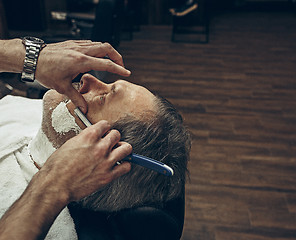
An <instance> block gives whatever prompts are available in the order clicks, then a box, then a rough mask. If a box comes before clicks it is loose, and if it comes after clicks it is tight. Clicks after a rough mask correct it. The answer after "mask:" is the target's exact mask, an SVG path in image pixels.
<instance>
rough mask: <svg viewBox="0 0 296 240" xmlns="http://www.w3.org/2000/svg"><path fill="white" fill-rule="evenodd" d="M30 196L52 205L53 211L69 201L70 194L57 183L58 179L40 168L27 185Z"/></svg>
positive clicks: (60, 208) (61, 207) (58, 209)
mask: <svg viewBox="0 0 296 240" xmlns="http://www.w3.org/2000/svg"><path fill="white" fill-rule="evenodd" d="M28 187H29V188H30V192H31V194H32V195H31V196H32V197H33V199H35V200H36V201H42V202H43V203H46V205H47V206H54V207H53V208H52V210H53V211H56V212H57V213H58V212H60V211H61V210H62V209H63V208H64V207H66V206H67V205H68V203H69V202H70V196H69V194H68V192H67V191H65V189H63V188H62V187H61V186H60V184H59V183H58V179H54V177H53V176H52V175H51V174H50V173H48V172H43V170H42V168H41V170H40V171H39V172H38V173H36V174H35V176H34V177H33V178H32V180H31V182H30V184H29V186H28Z"/></svg>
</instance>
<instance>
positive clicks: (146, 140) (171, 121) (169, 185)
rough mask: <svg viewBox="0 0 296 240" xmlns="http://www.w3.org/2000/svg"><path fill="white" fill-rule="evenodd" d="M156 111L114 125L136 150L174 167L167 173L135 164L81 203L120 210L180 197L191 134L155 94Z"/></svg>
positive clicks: (169, 104)
mask: <svg viewBox="0 0 296 240" xmlns="http://www.w3.org/2000/svg"><path fill="white" fill-rule="evenodd" d="M155 99H156V108H157V113H156V114H155V113H154V115H153V117H150V118H149V119H145V121H141V120H139V119H136V118H135V117H132V116H126V117H124V118H121V119H120V120H118V121H117V122H116V123H115V124H114V125H113V128H115V129H117V130H119V131H120V133H121V141H126V142H128V143H130V144H131V145H132V146H133V152H134V153H137V154H141V155H144V156H148V157H150V158H153V159H156V160H158V161H161V162H164V163H165V164H167V165H169V166H170V167H171V168H173V170H174V175H173V176H172V177H167V176H164V175H161V174H159V173H156V172H154V171H151V170H149V169H146V168H143V167H141V166H137V165H132V169H131V171H130V172H129V173H127V174H125V175H123V176H121V177H120V178H118V179H116V180H114V181H113V182H111V183H110V184H108V185H107V186H106V187H104V188H103V189H101V190H99V191H97V192H95V193H94V194H92V195H90V196H88V197H86V198H84V199H82V200H81V201H80V204H81V205H82V207H85V208H89V209H92V210H95V211H119V210H121V209H125V208H132V207H137V206H143V205H150V204H157V205H162V204H163V203H165V202H166V201H168V200H170V199H173V198H177V197H178V196H180V194H181V193H182V191H183V187H184V184H185V180H186V175H188V170H187V162H188V160H189V152H190V146H191V143H190V137H189V133H188V131H187V129H186V128H185V127H184V125H183V119H182V117H181V115H180V114H179V113H178V112H177V110H176V109H175V108H174V107H173V105H172V104H171V103H169V102H168V101H167V100H165V99H163V98H161V97H158V96H157V97H156V98H155Z"/></svg>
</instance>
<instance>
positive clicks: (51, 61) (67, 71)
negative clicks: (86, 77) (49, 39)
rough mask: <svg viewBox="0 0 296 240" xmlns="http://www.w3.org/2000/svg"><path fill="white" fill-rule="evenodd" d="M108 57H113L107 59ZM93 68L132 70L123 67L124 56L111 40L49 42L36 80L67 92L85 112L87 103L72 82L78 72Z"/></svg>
mask: <svg viewBox="0 0 296 240" xmlns="http://www.w3.org/2000/svg"><path fill="white" fill-rule="evenodd" d="M105 56H108V57H109V58H110V59H111V60H110V59H106V58H104V57H105ZM90 70H96V71H108V72H112V73H116V74H119V75H122V76H129V75H130V71H129V70H127V69H125V68H124V64H123V60H122V56H121V55H120V54H119V53H118V52H117V51H116V50H115V49H114V48H113V47H112V46H111V45H110V44H109V43H100V42H92V41H90V40H78V41H75V40H69V41H65V42H60V43H54V44H48V45H47V46H46V47H45V48H44V49H43V50H42V51H41V52H40V56H39V59H38V63H37V69H36V79H37V80H38V81H39V82H40V83H41V84H42V85H44V86H45V87H48V88H54V89H55V90H57V91H58V92H59V93H61V94H65V95H67V96H68V97H69V98H70V99H71V100H72V102H73V103H74V104H75V105H76V106H78V107H80V109H81V110H82V111H83V112H84V113H86V111H87V104H86V102H85V100H84V98H83V97H82V95H81V94H80V93H78V92H77V90H75V89H74V88H73V86H72V84H71V83H72V80H73V79H74V78H75V77H76V76H77V75H78V74H79V73H85V72H88V71H90Z"/></svg>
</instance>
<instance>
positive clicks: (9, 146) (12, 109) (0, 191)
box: [0, 96, 78, 240]
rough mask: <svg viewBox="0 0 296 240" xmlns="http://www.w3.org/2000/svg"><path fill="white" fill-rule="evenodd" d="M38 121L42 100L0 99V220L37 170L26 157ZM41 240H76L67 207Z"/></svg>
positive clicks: (40, 114)
mask: <svg viewBox="0 0 296 240" xmlns="http://www.w3.org/2000/svg"><path fill="white" fill-rule="evenodd" d="M41 120H42V100H33V99H28V98H23V97H16V96H6V97H4V98H2V99H1V100H0V218H1V217H2V216H3V214H4V213H5V212H6V211H7V210H8V208H9V207H10V206H11V205H12V204H13V203H14V202H15V201H16V200H17V199H18V198H19V197H20V196H21V194H22V193H23V192H24V190H25V189H26V187H27V185H28V183H29V182H30V180H31V178H32V177H33V175H34V174H35V173H36V172H37V171H38V169H37V168H36V167H35V165H34V163H33V161H32V160H31V158H30V156H29V152H28V144H29V143H30V141H31V140H32V138H33V137H35V136H36V134H37V132H38V130H39V128H40V126H41ZM36 211H38V209H36ZM32 217H34V213H33V212H32ZM45 239H47V240H49V239H55V240H56V239H61V240H67V239H69V240H73V239H78V238H77V234H76V231H75V225H74V222H73V219H72V218H71V216H70V213H69V210H68V208H65V209H64V210H63V211H62V212H61V213H60V214H59V216H58V217H57V219H56V220H55V222H54V224H53V225H52V226H51V228H50V230H49V232H48V234H47V236H46V238H45Z"/></svg>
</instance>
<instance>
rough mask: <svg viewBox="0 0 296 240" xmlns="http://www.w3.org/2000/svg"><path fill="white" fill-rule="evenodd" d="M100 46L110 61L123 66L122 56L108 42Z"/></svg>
mask: <svg viewBox="0 0 296 240" xmlns="http://www.w3.org/2000/svg"><path fill="white" fill-rule="evenodd" d="M102 48H103V51H105V56H106V55H107V56H108V57H109V58H110V59H111V60H112V61H114V62H115V63H117V64H118V65H120V66H122V67H124V64H123V59H122V56H121V55H120V54H119V52H117V51H116V50H115V49H114V48H113V47H112V46H111V45H110V44H109V43H104V44H103V45H102Z"/></svg>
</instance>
